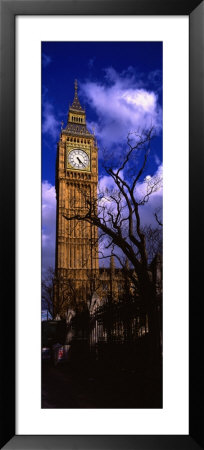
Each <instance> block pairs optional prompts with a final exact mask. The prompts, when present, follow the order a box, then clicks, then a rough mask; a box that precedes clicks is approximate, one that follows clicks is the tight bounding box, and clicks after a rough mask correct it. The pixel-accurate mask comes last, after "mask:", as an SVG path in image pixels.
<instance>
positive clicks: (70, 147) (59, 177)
mask: <svg viewBox="0 0 204 450" xmlns="http://www.w3.org/2000/svg"><path fill="white" fill-rule="evenodd" d="M97 184H98V150H97V146H96V142H95V137H94V135H93V134H91V133H90V132H89V131H88V129H87V126H86V113H85V110H84V109H83V108H82V106H81V104H80V102H79V99H78V91H77V81H75V94H74V100H73V103H72V105H71V106H70V107H69V112H68V120H67V125H66V127H65V128H64V129H62V130H61V135H60V140H59V142H58V146H57V160H56V183H55V185H56V197H57V221H56V257H55V283H54V299H55V300H54V301H55V302H57V303H58V304H61V305H63V303H66V305H68V306H69V304H70V305H71V304H73V300H74V301H75V302H76V303H77V302H78V303H81V302H84V301H85V302H86V301H87V300H88V299H89V298H88V297H89V296H90V278H91V277H94V275H93V274H96V272H97V270H98V244H97V228H96V227H93V226H91V225H90V224H89V223H87V222H84V221H77V220H76V219H72V220H67V219H66V217H67V218H71V217H73V216H74V215H76V214H83V213H85V212H86V210H87V202H88V203H89V202H92V201H93V199H96V197H97ZM65 300H66V301H65ZM66 307H67V306H66Z"/></svg>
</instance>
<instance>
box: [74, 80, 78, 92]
mask: <svg viewBox="0 0 204 450" xmlns="http://www.w3.org/2000/svg"><path fill="white" fill-rule="evenodd" d="M74 89H75V95H77V89H78V84H77V80H75V81H74Z"/></svg>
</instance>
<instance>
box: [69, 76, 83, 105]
mask: <svg viewBox="0 0 204 450" xmlns="http://www.w3.org/2000/svg"><path fill="white" fill-rule="evenodd" d="M69 109H70V110H71V111H79V112H82V113H85V111H84V109H83V108H82V107H81V105H80V101H79V98H78V82H77V80H75V81H74V100H73V103H72V105H71V106H70V108H69Z"/></svg>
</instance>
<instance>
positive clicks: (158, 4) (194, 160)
mask: <svg viewBox="0 0 204 450" xmlns="http://www.w3.org/2000/svg"><path fill="white" fill-rule="evenodd" d="M0 14H1V17H0V20H1V22H0V28H1V47H0V48H1V114H0V118H1V125H0V126H1V141H0V143H1V145H0V155H1V161H0V168H1V177H0V180H1V219H2V220H1V261H2V269H1V287H2V289H1V294H2V295H1V326H0V329H1V345H0V347H1V372H0V373H1V401H0V404H1V422H0V423H1V442H0V444H1V448H4V449H43V448H49V449H50V450H52V449H65V448H66V449H73V448H74V449H84V450H85V449H89V450H91V449H95V450H101V449H104V450H106V449H114V448H117V449H118V450H119V449H126V450H128V449H138V450H142V449H143V450H145V449H149V450H153V449H157V450H159V449H165V450H177V449H179V450H182V449H185V450H188V449H189V450H190V449H192V450H193V449H195V450H196V449H199V448H204V432H203V408H204V406H203V405H204V401H203V400H204V396H203V386H204V382H203V372H202V367H203V366H202V364H203V362H204V352H203V349H202V345H203V329H204V327H203V299H202V291H203V283H202V276H203V273H202V256H203V255H202V243H203V242H202V241H203V238H202V233H203V229H204V227H203V206H202V197H203V196H202V194H203V193H204V190H203V179H204V176H203V171H204V162H203V154H204V137H203V129H204V126H203V119H204V114H203V112H204V54H203V44H204V2H203V1H202V2H201V1H200V0H177V1H176V2H175V1H174V0H166V1H163V0H126V1H124V0H119V1H115V0H109V1H106V0H95V1H93V0H79V1H77V2H74V1H72V0H59V1H56V2H55V1H53V0H46V1H33V0H0ZM74 14H75V15H77V14H78V15H188V16H189V52H190V70H189V79H190V114H189V144H190V157H189V167H190V170H189V180H190V192H189V208H190V218H189V231H190V245H189V248H190V252H189V255H190V258H189V261H190V264H189V266H190V272H189V273H190V286H189V317H190V322H189V360H190V370H189V380H190V383H189V384H190V393H189V399H190V404H189V411H190V413H189V435H183V436H182V435H176V436H172V435H171V436H158V435H155V436H138V435H127V436H126V435H122V436H114V435H111V436H104V435H101V436H99V435H97V436H94V435H92V436H80V435H78V436H19V435H15V208H16V206H15V205H16V203H15V17H16V16H17V15H74ZM172 32H173V30H172ZM181 170H182V168H181ZM175 253H176V254H177V255H178V257H179V249H175ZM181 320H182V318H181ZM172 332H174V331H173V326H172ZM178 339H179V333H178ZM175 369H176V368H175ZM175 407H176V405H175Z"/></svg>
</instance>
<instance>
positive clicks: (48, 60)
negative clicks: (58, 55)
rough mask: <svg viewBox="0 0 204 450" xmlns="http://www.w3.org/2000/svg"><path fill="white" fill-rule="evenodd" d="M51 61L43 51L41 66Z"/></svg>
mask: <svg viewBox="0 0 204 450" xmlns="http://www.w3.org/2000/svg"><path fill="white" fill-rule="evenodd" d="M51 62H52V59H51V58H50V56H48V55H46V54H45V53H43V54H42V65H43V67H47V66H49V64H50V63H51Z"/></svg>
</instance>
